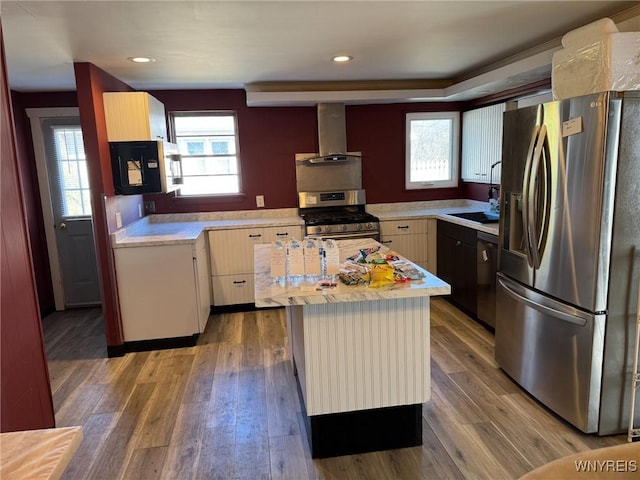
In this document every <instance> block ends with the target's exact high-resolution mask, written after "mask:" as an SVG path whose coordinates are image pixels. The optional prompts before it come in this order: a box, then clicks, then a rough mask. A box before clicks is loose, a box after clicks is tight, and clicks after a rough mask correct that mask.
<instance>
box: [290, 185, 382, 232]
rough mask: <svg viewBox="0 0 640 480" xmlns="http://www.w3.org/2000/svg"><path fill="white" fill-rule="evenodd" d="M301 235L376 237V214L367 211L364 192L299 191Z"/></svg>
mask: <svg viewBox="0 0 640 480" xmlns="http://www.w3.org/2000/svg"><path fill="white" fill-rule="evenodd" d="M299 200H300V205H301V208H300V209H299V210H298V213H299V215H300V216H301V217H302V219H303V220H304V223H305V235H307V236H313V237H315V238H335V239H340V238H342V239H345V238H374V239H378V240H379V238H380V223H379V220H378V218H377V217H375V216H373V215H371V214H370V213H367V212H366V210H365V204H364V191H363V190H357V191H338V192H302V193H299Z"/></svg>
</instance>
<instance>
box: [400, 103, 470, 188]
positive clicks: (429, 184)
mask: <svg viewBox="0 0 640 480" xmlns="http://www.w3.org/2000/svg"><path fill="white" fill-rule="evenodd" d="M458 131H459V114H458V112H437V113H408V114H407V120H406V136H407V138H406V167H405V168H406V179H405V186H406V188H407V189H418V188H439V187H455V186H457V185H458V150H459V147H458V138H459V133H458Z"/></svg>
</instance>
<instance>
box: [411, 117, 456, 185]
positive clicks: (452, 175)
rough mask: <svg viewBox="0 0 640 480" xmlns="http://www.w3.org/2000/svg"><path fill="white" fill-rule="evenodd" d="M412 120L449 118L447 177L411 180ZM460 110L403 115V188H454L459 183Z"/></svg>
mask: <svg viewBox="0 0 640 480" xmlns="http://www.w3.org/2000/svg"><path fill="white" fill-rule="evenodd" d="M414 120H451V121H452V124H451V130H452V131H451V139H450V141H451V145H450V147H451V157H450V159H449V160H450V163H449V179H447V180H434V181H429V182H412V181H411V122H412V121H414ZM459 164H460V112H456V111H447V112H410V113H407V114H406V117H405V189H406V190H421V189H432V188H456V187H458V185H459V178H458V177H459Z"/></svg>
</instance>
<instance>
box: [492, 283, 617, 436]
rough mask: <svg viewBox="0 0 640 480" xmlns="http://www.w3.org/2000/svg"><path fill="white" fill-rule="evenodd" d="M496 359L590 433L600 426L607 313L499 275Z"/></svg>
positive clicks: (511, 373) (525, 385)
mask: <svg viewBox="0 0 640 480" xmlns="http://www.w3.org/2000/svg"><path fill="white" fill-rule="evenodd" d="M497 305H498V309H497V317H496V350H495V356H496V361H497V362H498V364H499V365H500V367H501V368H502V369H503V370H504V371H505V372H506V373H507V374H508V375H509V376H511V377H512V378H513V379H514V380H515V381H516V382H518V383H519V384H520V385H521V386H522V387H523V388H524V389H525V390H527V391H528V392H529V393H531V394H532V395H533V396H534V397H536V398H537V399H538V400H540V401H541V402H542V403H544V404H545V405H546V406H547V407H549V408H550V409H551V410H553V411H554V412H556V413H557V414H558V415H560V416H561V417H562V418H564V419H565V420H567V421H569V422H571V423H572V424H573V425H575V426H576V427H577V428H579V429H580V430H582V431H583V432H586V433H593V432H596V431H597V429H598V414H599V401H600V390H601V374H602V359H603V345H604V324H605V317H604V315H592V314H588V313H585V312H583V311H580V310H577V309H575V308H573V307H571V306H569V305H566V304H562V303H560V302H557V301H556V300H553V299H551V298H549V297H546V296H543V295H540V294H537V293H536V292H534V291H532V290H531V289H529V288H527V287H525V286H523V285H521V284H519V283H516V282H513V281H511V280H509V279H507V278H506V277H505V276H504V275H501V274H498V291H497Z"/></svg>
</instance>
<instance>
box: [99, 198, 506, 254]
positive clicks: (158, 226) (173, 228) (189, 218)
mask: <svg viewBox="0 0 640 480" xmlns="http://www.w3.org/2000/svg"><path fill="white" fill-rule="evenodd" d="M488 208H489V207H488V204H487V203H486V202H479V201H475V200H435V201H424V202H399V203H387V204H368V205H367V207H366V209H367V211H368V212H369V213H371V214H373V215H375V216H377V217H378V218H379V219H380V221H385V220H411V219H419V218H438V219H441V220H446V221H449V222H452V223H456V224H458V225H462V226H465V227H469V228H473V229H475V230H478V231H482V232H486V233H490V234H493V235H498V223H487V224H482V223H478V222H472V221H470V220H464V219H462V218H457V217H453V216H451V215H449V214H450V213H459V212H478V211H485V210H488ZM291 225H304V221H303V220H302V219H301V218H300V217H299V216H298V209H297V208H282V209H265V210H242V211H231V212H202V213H178V214H161V215H149V216H146V217H144V218H141V219H140V220H138V221H136V222H134V223H132V224H131V225H128V226H127V227H125V228H122V229H120V230H117V231H116V232H114V233H112V234H111V235H110V236H111V245H112V247H113V248H123V247H140V246H158V245H172V244H182V243H195V242H196V240H197V238H198V237H199V236H200V234H202V232H203V231H207V230H227V229H235V228H259V227H279V226H291Z"/></svg>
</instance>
